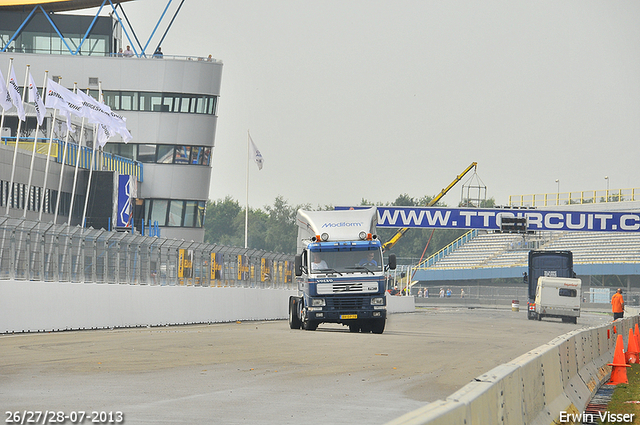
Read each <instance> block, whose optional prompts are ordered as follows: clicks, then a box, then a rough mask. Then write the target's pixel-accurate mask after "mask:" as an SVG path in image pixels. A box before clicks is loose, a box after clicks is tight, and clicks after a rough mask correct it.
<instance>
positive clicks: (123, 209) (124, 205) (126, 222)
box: [116, 174, 133, 227]
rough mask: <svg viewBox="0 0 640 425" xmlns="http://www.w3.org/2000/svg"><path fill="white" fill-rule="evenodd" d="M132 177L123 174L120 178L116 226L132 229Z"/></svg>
mask: <svg viewBox="0 0 640 425" xmlns="http://www.w3.org/2000/svg"><path fill="white" fill-rule="evenodd" d="M132 184H133V182H132V177H131V176H128V175H124V174H121V175H119V176H118V211H117V214H116V226H118V227H131V192H132Z"/></svg>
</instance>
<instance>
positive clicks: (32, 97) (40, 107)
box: [29, 73, 46, 125]
mask: <svg viewBox="0 0 640 425" xmlns="http://www.w3.org/2000/svg"><path fill="white" fill-rule="evenodd" d="M29 101H30V102H33V106H35V108H36V116H37V117H38V125H42V123H43V122H44V114H45V112H46V111H45V107H44V103H43V102H42V97H40V93H38V88H37V87H36V83H34V82H33V77H32V76H31V73H29Z"/></svg>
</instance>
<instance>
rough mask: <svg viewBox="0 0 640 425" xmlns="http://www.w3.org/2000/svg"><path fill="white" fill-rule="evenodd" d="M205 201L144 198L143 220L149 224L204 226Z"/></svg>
mask: <svg viewBox="0 0 640 425" xmlns="http://www.w3.org/2000/svg"><path fill="white" fill-rule="evenodd" d="M205 209H206V202H205V201H185V200H176V199H146V200H145V206H144V210H145V220H146V221H147V222H148V223H149V225H150V226H153V225H154V223H155V222H157V223H158V226H165V227H166V226H168V227H195V228H201V227H203V226H204V213H205Z"/></svg>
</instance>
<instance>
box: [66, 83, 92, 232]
mask: <svg viewBox="0 0 640 425" xmlns="http://www.w3.org/2000/svg"><path fill="white" fill-rule="evenodd" d="M87 91H89V89H87ZM84 120H85V117H82V124H81V125H80V138H79V139H78V145H77V146H78V148H77V149H76V168H75V170H74V172H73V186H72V187H71V205H70V206H69V219H68V220H67V226H71V215H72V213H73V198H74V197H75V196H76V183H77V181H78V168H80V157H81V156H82V139H83V138H84Z"/></svg>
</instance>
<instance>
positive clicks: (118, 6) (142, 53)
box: [0, 0, 184, 57]
mask: <svg viewBox="0 0 640 425" xmlns="http://www.w3.org/2000/svg"><path fill="white" fill-rule="evenodd" d="M108 1H109V4H110V5H111V9H112V10H113V13H114V15H115V17H116V19H117V21H118V23H119V24H120V27H121V28H122V31H123V32H124V34H125V36H126V37H127V40H129V45H131V46H133V52H134V54H135V55H136V56H137V57H146V53H145V52H146V50H147V47H149V44H150V43H151V39H152V38H153V36H154V35H155V33H156V31H157V30H158V27H159V26H160V23H161V22H162V20H163V19H164V17H165V15H166V13H167V10H168V9H169V6H170V5H171V2H172V1H173V0H168V2H167V5H166V6H165V8H164V10H163V11H162V14H161V15H160V18H159V19H158V22H157V23H156V25H155V27H154V28H153V31H152V32H151V35H150V36H149V39H148V40H147V42H146V43H145V45H144V46H142V44H141V43H140V40H139V39H138V36H137V35H136V33H135V30H134V29H133V26H132V25H131V22H130V21H129V18H128V17H127V15H126V13H125V12H124V9H123V7H122V4H121V3H120V2H117V1H116V2H115V4H114V2H113V1H112V0H108ZM106 3H107V0H103V1H102V4H101V5H100V8H99V9H98V11H97V12H96V14H95V16H94V18H93V20H92V21H91V24H90V25H89V27H88V28H87V31H86V32H85V34H84V36H83V37H82V40H81V41H80V44H79V45H78V46H77V48H76V49H75V50H74V49H73V48H72V47H71V46H69V44H68V43H67V41H66V40H65V38H64V35H62V33H61V32H60V30H59V29H58V27H57V26H56V24H55V22H53V19H51V17H50V16H49V14H48V13H47V12H46V11H45V10H44V9H43V8H42V5H36V6H34V7H33V9H32V10H31V12H30V13H29V15H28V16H27V17H26V18H25V20H24V21H23V22H22V24H20V27H18V29H17V30H16V32H15V33H14V34H13V35H12V36H11V38H10V39H9V41H8V42H7V43H6V44H5V45H4V47H3V48H2V49H1V50H0V52H6V51H7V48H8V47H9V45H10V44H11V42H12V41H14V40H15V39H16V38H17V37H18V36H19V35H20V34H21V33H22V30H23V29H24V28H25V26H26V25H27V24H28V23H29V21H30V20H31V18H33V15H34V14H35V13H36V11H37V10H40V11H42V13H43V14H44V16H45V17H46V18H47V20H48V21H49V23H50V24H51V27H52V28H53V29H54V31H55V32H56V34H58V37H60V40H62V43H64V45H65V46H66V48H67V49H68V50H69V53H71V54H72V55H77V54H78V52H80V49H81V48H82V45H83V44H84V42H85V41H86V40H87V38H88V37H89V34H90V33H91V30H92V29H93V26H94V25H95V22H96V20H97V19H98V16H100V12H101V11H102V9H103V7H104V6H105V4H106ZM183 4H184V0H182V1H181V2H180V5H179V6H178V8H177V9H176V11H175V13H174V14H173V17H172V18H171V21H170V22H169V24H168V25H167V28H166V30H165V32H164V34H163V35H162V38H161V39H160V41H159V42H158V44H157V45H156V48H155V49H154V51H155V50H156V49H157V48H158V47H160V46H161V44H162V42H163V41H164V39H165V37H166V35H167V33H168V32H169V29H170V28H171V26H172V25H173V22H174V20H175V18H176V16H177V15H178V12H180V9H181V8H182V5H183ZM118 9H120V11H121V12H122V16H123V17H124V19H125V21H126V24H127V26H125V23H124V22H123V21H122V18H121V17H120V14H118ZM127 28H129V31H127ZM129 32H131V35H130V34H129ZM132 36H133V38H134V39H135V41H136V43H133V41H132V39H131V37H132ZM136 45H137V46H138V49H136ZM138 50H139V52H138Z"/></svg>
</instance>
